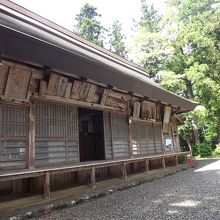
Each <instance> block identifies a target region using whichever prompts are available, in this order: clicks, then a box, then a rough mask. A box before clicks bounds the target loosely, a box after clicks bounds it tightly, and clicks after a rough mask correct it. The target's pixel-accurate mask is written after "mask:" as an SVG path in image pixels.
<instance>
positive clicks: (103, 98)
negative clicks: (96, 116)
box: [100, 89, 110, 105]
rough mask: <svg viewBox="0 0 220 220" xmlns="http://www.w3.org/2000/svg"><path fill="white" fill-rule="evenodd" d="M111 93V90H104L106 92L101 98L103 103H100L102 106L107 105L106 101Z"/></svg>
mask: <svg viewBox="0 0 220 220" xmlns="http://www.w3.org/2000/svg"><path fill="white" fill-rule="evenodd" d="M109 91H110V90H109V89H104V92H103V94H102V98H101V101H100V104H101V105H105V102H106V99H107V97H108V94H109Z"/></svg>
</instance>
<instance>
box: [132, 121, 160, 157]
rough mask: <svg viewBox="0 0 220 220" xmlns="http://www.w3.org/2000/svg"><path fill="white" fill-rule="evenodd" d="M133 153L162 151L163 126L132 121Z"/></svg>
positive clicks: (141, 153)
mask: <svg viewBox="0 0 220 220" xmlns="http://www.w3.org/2000/svg"><path fill="white" fill-rule="evenodd" d="M131 129H132V132H131V133H132V149H133V155H147V154H155V153H161V152H162V150H161V149H162V148H161V147H162V142H161V127H160V125H159V124H152V123H150V124H149V123H144V122H132V126H131Z"/></svg>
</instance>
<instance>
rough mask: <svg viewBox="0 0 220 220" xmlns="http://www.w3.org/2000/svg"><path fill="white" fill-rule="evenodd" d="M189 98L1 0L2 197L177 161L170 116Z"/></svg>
mask: <svg viewBox="0 0 220 220" xmlns="http://www.w3.org/2000/svg"><path fill="white" fill-rule="evenodd" d="M196 105H197V103H195V102H193V101H190V100H187V99H184V98H181V97H179V96H177V95H175V94H173V93H171V92H169V91H167V90H165V89H163V88H161V87H160V86H159V85H158V84H156V83H155V82H153V81H152V80H151V79H149V78H148V76H147V73H146V72H145V71H144V70H142V69H141V68H140V67H138V66H136V65H135V64H133V63H131V62H129V61H127V60H125V59H123V58H121V57H119V56H117V55H115V54H113V53H111V52H109V51H107V50H105V49H103V48H101V47H99V46H97V45H94V44H93V43H90V42H88V41H87V40H85V39H83V38H81V37H79V36H77V35H75V34H73V33H72V32H70V31H68V30H66V29H64V28H62V27H60V26H58V25H56V24H54V23H52V22H50V21H48V20H46V19H44V18H42V17H40V16H38V15H36V14H34V13H32V12H30V11H28V10H27V9H25V8H23V7H20V6H18V5H16V4H14V3H12V2H10V1H6V0H1V1H0V195H6V194H16V193H22V192H38V191H41V189H42V188H43V187H44V193H45V196H49V195H50V187H51V189H56V188H59V187H64V186H68V185H69V186H70V185H71V186H73V185H77V184H86V183H88V181H89V182H90V181H91V183H92V185H94V184H95V180H96V179H95V178H97V179H101V178H107V177H113V176H118V175H121V173H122V174H123V176H124V178H126V175H127V174H129V173H132V172H135V171H136V170H137V171H138V170H141V169H142V170H146V169H147V170H149V169H153V168H155V167H157V166H159V165H161V164H162V166H166V163H167V164H168V162H172V161H174V163H175V162H178V155H179V154H181V152H180V145H179V136H178V131H177V124H178V121H179V119H178V116H177V113H180V112H186V111H191V110H193V109H194V108H195V107H196Z"/></svg>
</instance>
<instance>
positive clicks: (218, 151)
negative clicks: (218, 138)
mask: <svg viewBox="0 0 220 220" xmlns="http://www.w3.org/2000/svg"><path fill="white" fill-rule="evenodd" d="M213 156H215V157H219V156H220V143H219V144H216V148H215V150H214V151H213Z"/></svg>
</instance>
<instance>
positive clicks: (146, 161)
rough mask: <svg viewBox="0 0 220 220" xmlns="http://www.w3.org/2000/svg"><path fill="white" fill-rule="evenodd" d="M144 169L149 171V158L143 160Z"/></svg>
mask: <svg viewBox="0 0 220 220" xmlns="http://www.w3.org/2000/svg"><path fill="white" fill-rule="evenodd" d="M145 171H146V172H147V173H149V160H148V159H146V160H145Z"/></svg>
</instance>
